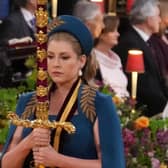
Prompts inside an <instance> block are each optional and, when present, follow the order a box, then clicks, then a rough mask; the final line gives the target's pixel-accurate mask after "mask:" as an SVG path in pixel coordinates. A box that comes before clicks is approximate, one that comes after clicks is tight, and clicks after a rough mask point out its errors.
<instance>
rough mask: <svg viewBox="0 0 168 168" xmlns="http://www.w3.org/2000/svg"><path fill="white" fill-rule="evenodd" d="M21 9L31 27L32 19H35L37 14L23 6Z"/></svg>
mask: <svg viewBox="0 0 168 168" xmlns="http://www.w3.org/2000/svg"><path fill="white" fill-rule="evenodd" d="M20 10H21V13H22V14H23V17H24V19H25V20H26V22H27V23H28V25H29V26H30V27H31V25H30V21H31V20H32V19H34V18H35V16H34V15H33V14H32V13H31V12H30V11H29V10H27V9H25V8H21V9H20Z"/></svg>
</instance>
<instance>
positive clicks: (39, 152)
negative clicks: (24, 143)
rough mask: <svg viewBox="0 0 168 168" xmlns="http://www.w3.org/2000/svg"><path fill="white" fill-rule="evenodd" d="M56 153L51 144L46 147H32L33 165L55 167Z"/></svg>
mask: <svg viewBox="0 0 168 168" xmlns="http://www.w3.org/2000/svg"><path fill="white" fill-rule="evenodd" d="M57 154H58V153H57V152H56V151H55V149H54V148H53V147H52V146H51V145H49V146H46V147H35V148H33V157H34V162H35V165H39V164H41V165H44V166H49V167H52V166H53V167H55V166H56V162H55V161H56V158H57V157H56V155H57Z"/></svg>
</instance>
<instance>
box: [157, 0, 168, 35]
mask: <svg viewBox="0 0 168 168" xmlns="http://www.w3.org/2000/svg"><path fill="white" fill-rule="evenodd" d="M159 8H160V17H161V23H160V34H163V33H165V30H166V28H167V26H168V25H165V23H164V18H168V0H160V4H159Z"/></svg>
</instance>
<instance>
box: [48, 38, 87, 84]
mask: <svg viewBox="0 0 168 168" xmlns="http://www.w3.org/2000/svg"><path fill="white" fill-rule="evenodd" d="M47 54H48V56H47V61H48V73H49V76H50V77H51V79H52V81H53V82H55V83H56V84H57V85H63V84H66V83H73V82H74V81H75V80H76V79H77V78H78V76H79V70H80V69H81V68H83V66H84V64H85V62H86V57H85V56H80V57H79V56H78V55H77V54H76V52H75V51H74V49H73V48H72V45H71V44H70V43H69V42H68V41H60V40H59V41H56V40H52V41H50V42H49V44H48V50H47Z"/></svg>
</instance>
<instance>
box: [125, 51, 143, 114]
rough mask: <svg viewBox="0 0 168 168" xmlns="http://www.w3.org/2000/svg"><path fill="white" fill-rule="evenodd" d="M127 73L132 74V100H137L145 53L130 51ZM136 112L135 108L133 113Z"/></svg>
mask: <svg viewBox="0 0 168 168" xmlns="http://www.w3.org/2000/svg"><path fill="white" fill-rule="evenodd" d="M126 72H131V87H132V88H131V98H132V99H133V100H136V94H137V82H138V73H143V72H144V61H143V52H142V51H141V50H129V51H128V59H127V64H126ZM134 111H135V110H134V108H133V110H132V112H134Z"/></svg>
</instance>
